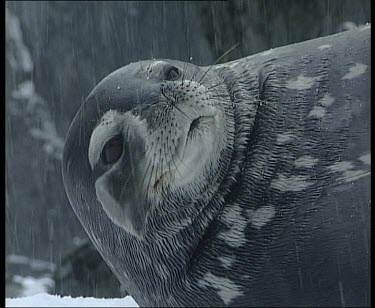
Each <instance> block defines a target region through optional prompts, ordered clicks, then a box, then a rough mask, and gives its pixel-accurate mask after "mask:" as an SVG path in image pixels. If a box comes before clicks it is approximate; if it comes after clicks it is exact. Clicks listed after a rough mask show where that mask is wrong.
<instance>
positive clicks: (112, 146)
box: [101, 135, 123, 165]
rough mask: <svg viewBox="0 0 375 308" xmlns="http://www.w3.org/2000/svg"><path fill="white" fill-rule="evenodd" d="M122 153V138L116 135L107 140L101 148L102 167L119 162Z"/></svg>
mask: <svg viewBox="0 0 375 308" xmlns="http://www.w3.org/2000/svg"><path fill="white" fill-rule="evenodd" d="M122 152H123V140H122V136H120V135H118V136H115V137H113V138H111V139H109V140H108V141H107V142H106V144H105V145H104V147H103V150H102V153H101V160H102V162H103V164H104V165H109V164H113V163H115V162H116V161H118V160H119V158H120V157H121V155H122Z"/></svg>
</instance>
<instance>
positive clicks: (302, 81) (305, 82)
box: [286, 75, 319, 90]
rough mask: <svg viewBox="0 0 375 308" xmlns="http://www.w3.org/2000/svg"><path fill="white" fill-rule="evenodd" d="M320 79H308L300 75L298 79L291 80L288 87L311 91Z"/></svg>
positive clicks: (287, 84)
mask: <svg viewBox="0 0 375 308" xmlns="http://www.w3.org/2000/svg"><path fill="white" fill-rule="evenodd" d="M318 79H319V77H308V76H303V75H299V76H298V77H297V78H291V79H289V80H288V81H287V83H286V87H287V88H289V89H293V90H307V89H310V88H311V87H312V86H313V85H314V84H315V82H316V81H317V80H318Z"/></svg>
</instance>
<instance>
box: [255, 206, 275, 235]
mask: <svg viewBox="0 0 375 308" xmlns="http://www.w3.org/2000/svg"><path fill="white" fill-rule="evenodd" d="M274 216H275V208H274V207H273V206H263V207H261V208H259V209H257V210H256V211H255V212H254V214H253V217H252V219H251V222H252V225H253V226H254V227H255V228H258V229H259V228H261V227H263V226H264V225H266V224H267V223H268V222H269V221H270V220H271V219H272V218H273V217H274Z"/></svg>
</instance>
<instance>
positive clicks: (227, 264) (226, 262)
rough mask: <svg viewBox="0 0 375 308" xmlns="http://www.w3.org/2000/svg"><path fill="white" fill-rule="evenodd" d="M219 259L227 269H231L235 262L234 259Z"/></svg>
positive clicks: (223, 257)
mask: <svg viewBox="0 0 375 308" xmlns="http://www.w3.org/2000/svg"><path fill="white" fill-rule="evenodd" d="M218 259H219V261H220V262H221V263H222V264H223V265H224V267H225V268H230V267H231V266H232V265H233V263H234V261H235V259H234V258H232V257H228V256H220V257H219V258H218Z"/></svg>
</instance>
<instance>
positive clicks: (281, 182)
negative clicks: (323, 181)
mask: <svg viewBox="0 0 375 308" xmlns="http://www.w3.org/2000/svg"><path fill="white" fill-rule="evenodd" d="M307 180H308V177H307V176H304V175H292V176H290V177H287V176H285V175H283V174H279V177H278V178H277V179H274V180H272V182H271V188H274V189H277V190H280V191H302V190H304V189H306V188H307V187H309V186H310V185H312V184H314V182H309V181H307Z"/></svg>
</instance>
